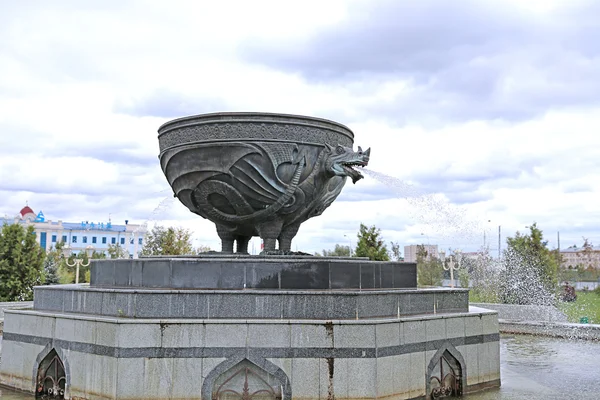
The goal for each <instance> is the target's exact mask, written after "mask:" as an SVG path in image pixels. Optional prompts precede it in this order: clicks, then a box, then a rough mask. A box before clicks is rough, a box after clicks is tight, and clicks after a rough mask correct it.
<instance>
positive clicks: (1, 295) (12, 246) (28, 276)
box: [0, 224, 46, 301]
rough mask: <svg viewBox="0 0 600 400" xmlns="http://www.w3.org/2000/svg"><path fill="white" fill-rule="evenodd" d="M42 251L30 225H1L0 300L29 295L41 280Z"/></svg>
mask: <svg viewBox="0 0 600 400" xmlns="http://www.w3.org/2000/svg"><path fill="white" fill-rule="evenodd" d="M45 256H46V252H45V251H44V250H43V249H42V248H41V247H40V245H39V244H38V243H37V242H36V239H35V232H34V229H33V226H29V227H27V228H24V227H23V226H22V225H20V224H11V225H4V226H3V227H2V230H1V231H0V301H28V300H32V299H33V287H34V286H36V285H41V284H42V283H44V258H45Z"/></svg>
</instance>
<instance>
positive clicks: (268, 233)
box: [258, 220, 283, 253]
mask: <svg viewBox="0 0 600 400" xmlns="http://www.w3.org/2000/svg"><path fill="white" fill-rule="evenodd" d="M282 225H283V222H282V221H279V220H273V221H268V222H263V223H261V224H260V225H259V226H258V233H259V235H260V238H261V239H262V240H263V242H264V244H265V248H264V250H263V252H265V253H267V252H273V251H275V247H276V244H277V238H278V237H279V235H280V234H281V226H282Z"/></svg>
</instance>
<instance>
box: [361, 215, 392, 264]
mask: <svg viewBox="0 0 600 400" xmlns="http://www.w3.org/2000/svg"><path fill="white" fill-rule="evenodd" d="M357 238H358V241H357V242H356V251H355V252H354V256H355V257H368V258H369V260H374V261H389V260H390V256H389V254H388V249H387V247H386V245H385V242H384V241H383V240H382V239H381V230H380V229H378V228H376V227H375V225H373V226H371V227H370V228H368V227H367V226H366V225H364V224H360V230H359V232H358V235H357Z"/></svg>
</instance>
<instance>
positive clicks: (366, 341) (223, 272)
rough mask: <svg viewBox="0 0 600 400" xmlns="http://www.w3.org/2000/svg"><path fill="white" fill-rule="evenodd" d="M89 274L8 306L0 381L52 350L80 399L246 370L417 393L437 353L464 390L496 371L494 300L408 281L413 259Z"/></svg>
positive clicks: (219, 383)
mask: <svg viewBox="0 0 600 400" xmlns="http://www.w3.org/2000/svg"><path fill="white" fill-rule="evenodd" d="M91 281H92V282H91V284H89V285H88V284H80V285H56V286H39V287H36V288H35V289H34V292H35V295H34V305H33V310H14V311H7V313H6V321H5V335H4V339H3V350H2V363H0V384H2V385H6V386H9V387H12V388H17V389H20V390H25V391H28V392H33V391H35V390H36V388H37V382H38V378H39V376H40V371H42V370H43V368H44V366H45V365H47V364H45V363H47V362H48V359H49V358H50V357H54V359H56V357H58V358H59V359H60V360H61V362H62V363H63V364H62V365H63V366H64V373H65V377H64V378H65V380H64V382H65V384H66V386H65V398H66V399H69V398H70V399H77V400H79V399H90V400H91V399H141V398H143V399H156V400H158V399H173V400H174V399H183V398H185V399H198V400H200V399H209V398H215V399H218V398H220V397H219V396H220V395H219V393H223V391H227V390H233V391H235V392H238V393H242V391H243V388H244V385H242V383H244V382H248V384H249V385H250V387H251V388H254V389H255V390H258V389H260V388H261V387H262V389H261V390H265V392H264V393H270V396H271V397H270V398H272V399H275V400H278V399H283V400H293V399H332V398H336V399H339V400H342V399H357V398H362V399H379V398H385V399H398V400H400V399H416V398H419V399H423V398H429V397H430V396H432V393H434V391H435V390H436V387H435V382H437V381H436V379H438V378H443V376H440V377H437V375H439V374H440V373H441V374H442V375H443V371H448V366H450V367H451V368H454V370H455V371H456V374H455V376H454V378H452V379H454V381H453V382H454V385H455V386H454V387H455V389H456V390H460V392H461V393H468V392H472V391H476V390H479V389H482V388H486V387H493V386H498V385H500V365H499V334H498V319H497V314H496V313H495V312H494V311H488V310H483V309H477V308H473V307H471V308H470V307H469V304H468V290H466V289H450V288H427V289H416V265H415V264H414V263H383V262H372V261H368V260H365V259H357V258H350V259H348V258H324V257H300V256H298V257H277V256H275V257H272V258H271V257H260V256H237V257H235V256H234V257H232V256H231V255H228V256H220V255H210V256H204V257H157V258H142V259H139V260H117V261H113V260H102V261H96V262H94V263H93V264H92V266H91ZM444 363H446V364H444ZM442 364H444V365H445V366H444V367H443V368H442V367H441V366H442ZM240 374H241V375H240ZM240 379H241V380H240ZM236 382H237V383H236ZM228 385H229V386H228ZM232 385H233V386H232ZM235 385H237V386H235ZM261 385H262V386H261ZM254 389H253V390H254ZM428 396H429V397H428Z"/></svg>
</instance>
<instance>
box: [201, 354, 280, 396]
mask: <svg viewBox="0 0 600 400" xmlns="http://www.w3.org/2000/svg"><path fill="white" fill-rule="evenodd" d="M281 397H282V393H281V384H280V382H279V380H278V379H277V378H276V377H275V376H273V375H271V374H269V373H268V372H267V371H265V370H263V369H262V368H258V367H257V366H256V365H254V364H252V363H251V362H250V361H248V360H243V361H242V362H240V363H239V364H237V365H236V366H234V367H233V368H231V369H229V370H227V371H225V372H224V373H223V374H221V375H220V376H219V377H218V378H217V379H216V380H215V383H214V384H213V393H212V399H213V400H280V399H281Z"/></svg>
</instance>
